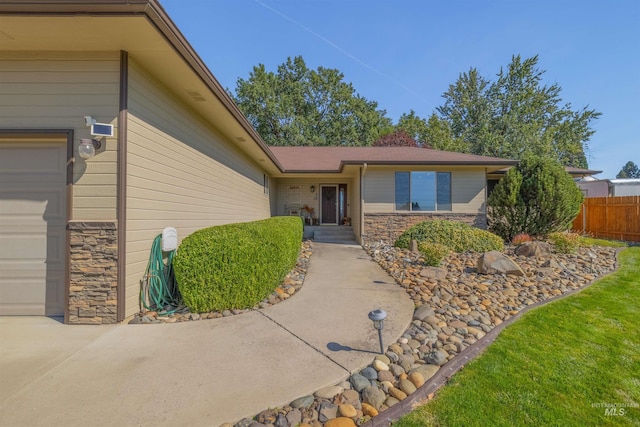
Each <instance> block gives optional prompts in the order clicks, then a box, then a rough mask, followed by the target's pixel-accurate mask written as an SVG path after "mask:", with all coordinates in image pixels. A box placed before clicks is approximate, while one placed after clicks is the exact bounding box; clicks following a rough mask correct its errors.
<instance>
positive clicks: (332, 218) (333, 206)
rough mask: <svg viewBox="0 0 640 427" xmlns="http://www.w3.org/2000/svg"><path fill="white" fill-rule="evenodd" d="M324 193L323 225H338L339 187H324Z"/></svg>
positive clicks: (322, 189)
mask: <svg viewBox="0 0 640 427" xmlns="http://www.w3.org/2000/svg"><path fill="white" fill-rule="evenodd" d="M321 192H322V223H323V224H337V223H338V186H337V185H323V186H322V187H321Z"/></svg>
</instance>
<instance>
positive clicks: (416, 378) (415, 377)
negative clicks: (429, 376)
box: [409, 371, 425, 388]
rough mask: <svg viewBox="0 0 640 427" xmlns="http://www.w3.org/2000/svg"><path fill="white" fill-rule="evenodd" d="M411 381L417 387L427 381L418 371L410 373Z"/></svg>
mask: <svg viewBox="0 0 640 427" xmlns="http://www.w3.org/2000/svg"><path fill="white" fill-rule="evenodd" d="M409 381H411V382H412V383H413V385H414V386H416V388H420V387H422V386H423V385H424V383H425V381H424V376H423V375H422V374H421V373H420V372H417V371H416V372H411V373H410V374H409Z"/></svg>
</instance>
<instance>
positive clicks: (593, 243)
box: [580, 236, 627, 248]
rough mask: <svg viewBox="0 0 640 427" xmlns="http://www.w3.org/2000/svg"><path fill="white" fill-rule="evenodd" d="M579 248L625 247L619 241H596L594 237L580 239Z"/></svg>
mask: <svg viewBox="0 0 640 427" xmlns="http://www.w3.org/2000/svg"><path fill="white" fill-rule="evenodd" d="M580 246H586V247H591V246H608V247H611V248H623V247H625V246H627V244H626V243H625V242H621V241H619V240H604V239H596V238H594V237H585V236H582V237H580Z"/></svg>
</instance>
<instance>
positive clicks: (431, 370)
mask: <svg viewBox="0 0 640 427" xmlns="http://www.w3.org/2000/svg"><path fill="white" fill-rule="evenodd" d="M438 370H440V367H439V366H436V365H422V366H419V367H417V368H415V369H412V370H411V371H410V372H409V376H411V374H412V373H414V372H418V373H420V374H421V375H422V377H423V378H424V380H425V381H427V380H429V379H430V378H431V377H433V376H434V375H435V374H436V372H438Z"/></svg>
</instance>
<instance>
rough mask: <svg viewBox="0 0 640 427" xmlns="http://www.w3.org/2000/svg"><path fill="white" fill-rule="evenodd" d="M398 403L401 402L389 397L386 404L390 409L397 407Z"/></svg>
mask: <svg viewBox="0 0 640 427" xmlns="http://www.w3.org/2000/svg"><path fill="white" fill-rule="evenodd" d="M398 403H400V401H399V400H398V399H396V398H395V397H393V396H389V397H387V400H385V401H384V404H385V405H387V406H388V407H389V408H391V407H392V406H393V405H396V404H398Z"/></svg>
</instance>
